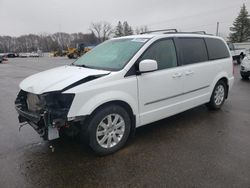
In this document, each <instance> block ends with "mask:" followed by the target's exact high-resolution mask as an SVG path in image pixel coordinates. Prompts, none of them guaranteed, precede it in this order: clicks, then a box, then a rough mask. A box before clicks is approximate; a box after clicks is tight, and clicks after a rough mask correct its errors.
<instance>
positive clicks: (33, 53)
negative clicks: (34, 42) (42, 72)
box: [29, 52, 39, 57]
mask: <svg viewBox="0 0 250 188" xmlns="http://www.w3.org/2000/svg"><path fill="white" fill-rule="evenodd" d="M29 57H39V54H38V53H37V52H31V53H30V54H29Z"/></svg>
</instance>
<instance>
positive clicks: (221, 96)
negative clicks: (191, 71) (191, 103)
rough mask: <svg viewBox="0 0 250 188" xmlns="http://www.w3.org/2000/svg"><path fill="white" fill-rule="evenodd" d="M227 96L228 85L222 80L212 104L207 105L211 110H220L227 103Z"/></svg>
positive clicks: (214, 94) (212, 97) (218, 84)
mask: <svg viewBox="0 0 250 188" xmlns="http://www.w3.org/2000/svg"><path fill="white" fill-rule="evenodd" d="M226 94H227V87H226V83H225V82H224V81H223V80H220V81H219V82H218V83H217V84H216V85H215V88H214V91H213V93H212V96H211V98H210V102H209V103H208V104H207V106H208V107H209V109H212V110H218V109H220V108H221V107H222V105H223V104H224V102H225V99H226Z"/></svg>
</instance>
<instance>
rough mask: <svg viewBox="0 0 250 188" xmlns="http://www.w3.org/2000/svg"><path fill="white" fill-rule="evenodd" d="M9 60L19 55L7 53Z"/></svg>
mask: <svg viewBox="0 0 250 188" xmlns="http://www.w3.org/2000/svg"><path fill="white" fill-rule="evenodd" d="M6 56H7V57H8V58H15V57H18V54H17V53H7V55H6Z"/></svg>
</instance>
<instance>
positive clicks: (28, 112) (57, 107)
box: [15, 90, 74, 140]
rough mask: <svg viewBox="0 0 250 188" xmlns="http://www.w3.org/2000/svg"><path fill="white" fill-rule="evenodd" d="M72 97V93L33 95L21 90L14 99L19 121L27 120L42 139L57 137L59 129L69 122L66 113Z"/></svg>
mask: <svg viewBox="0 0 250 188" xmlns="http://www.w3.org/2000/svg"><path fill="white" fill-rule="evenodd" d="M73 98H74V95H73V94H66V95H64V94H61V93H58V92H57V93H47V94H44V95H34V94H31V93H27V92H25V91H22V90H21V91H20V92H19V94H18V96H17V99H16V101H15V108H16V111H17V113H18V114H19V116H18V119H19V122H20V123H25V122H27V123H28V124H29V125H31V126H32V127H33V128H34V130H35V131H36V132H37V133H38V134H39V135H40V136H41V137H42V138H43V139H44V140H54V139H57V138H59V130H60V129H61V128H63V127H66V126H69V124H70V123H69V122H67V114H68V111H69V108H70V106H71V104H72V101H73Z"/></svg>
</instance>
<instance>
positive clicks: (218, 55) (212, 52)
mask: <svg viewBox="0 0 250 188" xmlns="http://www.w3.org/2000/svg"><path fill="white" fill-rule="evenodd" d="M205 41H206V44H207V49H208V57H209V60H216V59H223V58H229V57H230V53H229V51H228V48H227V46H226V44H225V43H224V42H223V41H222V40H220V39H213V38H205Z"/></svg>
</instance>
